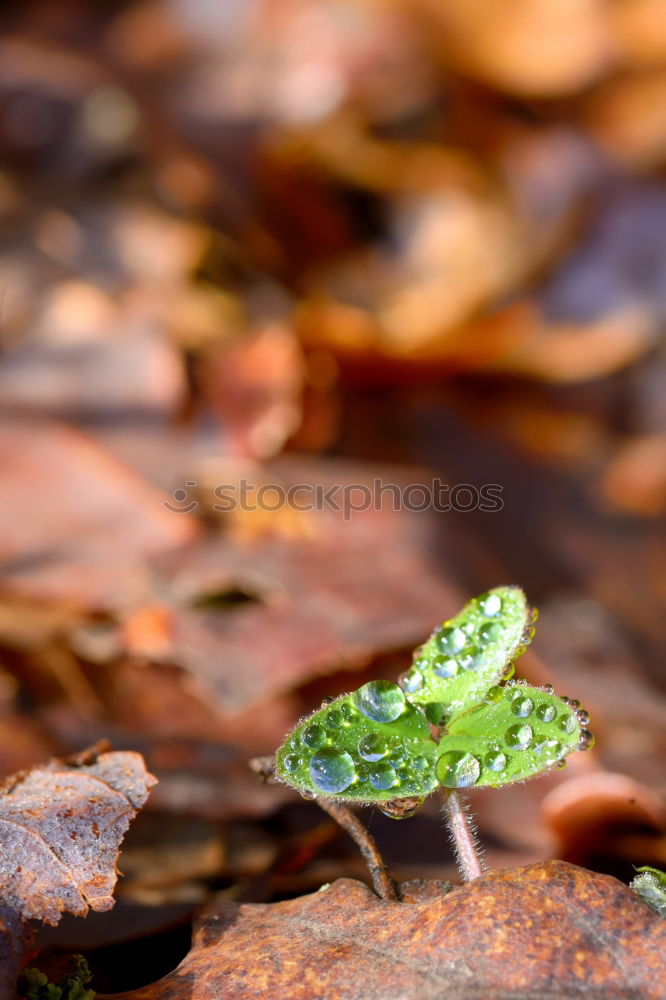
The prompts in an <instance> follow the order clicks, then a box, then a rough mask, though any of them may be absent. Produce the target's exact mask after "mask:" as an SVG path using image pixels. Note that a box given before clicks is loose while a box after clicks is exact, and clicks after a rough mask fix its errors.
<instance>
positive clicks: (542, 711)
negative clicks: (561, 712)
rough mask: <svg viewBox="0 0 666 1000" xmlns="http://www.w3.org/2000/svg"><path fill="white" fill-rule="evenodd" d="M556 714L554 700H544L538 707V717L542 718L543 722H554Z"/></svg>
mask: <svg viewBox="0 0 666 1000" xmlns="http://www.w3.org/2000/svg"><path fill="white" fill-rule="evenodd" d="M556 714H557V713H556V709H555V706H554V705H553V704H552V702H549V701H544V702H543V703H542V704H541V705H537V707H536V717H537V719H541V721H542V722H552V721H553V719H554V718H555V715H556Z"/></svg>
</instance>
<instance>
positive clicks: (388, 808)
mask: <svg viewBox="0 0 666 1000" xmlns="http://www.w3.org/2000/svg"><path fill="white" fill-rule="evenodd" d="M423 802H424V799H423V797H422V796H418V797H414V798H408V799H391V801H390V802H382V803H381V804H380V806H379V809H380V811H381V812H383V813H384V815H385V816H390V818H391V819H409V817H410V816H413V815H414V813H415V812H418V811H419V809H420V808H421V806H422V805H423Z"/></svg>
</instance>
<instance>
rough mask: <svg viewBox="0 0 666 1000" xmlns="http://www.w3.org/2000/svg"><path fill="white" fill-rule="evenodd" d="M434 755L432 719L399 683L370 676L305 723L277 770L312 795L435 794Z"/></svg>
mask: <svg viewBox="0 0 666 1000" xmlns="http://www.w3.org/2000/svg"><path fill="white" fill-rule="evenodd" d="M436 752H437V747H436V745H435V743H434V741H433V740H432V737H431V735H430V726H429V724H428V720H427V719H426V717H425V715H424V714H423V712H422V711H421V710H420V709H419V708H417V707H415V706H414V705H410V704H409V702H408V701H407V699H406V698H405V695H404V692H403V691H402V690H401V689H400V688H399V687H398V685H397V684H393V683H392V682H391V681H370V682H369V683H368V684H364V685H363V687H361V688H359V689H358V691H355V692H354V693H353V694H347V695H343V696H342V697H341V698H336V699H335V701H332V702H331V703H330V704H327V705H326V706H325V707H323V708H321V709H320V710H319V711H317V712H315V713H314V714H313V715H311V716H309V717H308V718H307V719H305V720H303V721H302V722H300V723H299V725H298V726H297V727H296V728H295V729H294V730H293V731H292V732H291V733H290V734H289V736H288V737H287V739H286V740H285V742H284V743H283V744H282V746H281V747H280V749H279V750H278V752H277V757H276V771H277V774H278V776H279V777H280V778H281V779H282V780H283V781H285V782H286V783H287V784H289V785H292V786H293V787H294V788H297V789H298V790H299V791H301V792H305V793H307V794H311V795H312V794H313V795H326V796H330V795H334V796H336V797H337V798H339V799H343V800H347V801H352V802H368V803H370V802H376V803H381V802H389V801H391V800H392V799H397V798H412V797H415V796H416V797H418V796H421V795H427V794H428V793H429V792H432V791H433V790H434V789H435V788H436V787H437V778H436V777H435V768H434V764H435V756H436Z"/></svg>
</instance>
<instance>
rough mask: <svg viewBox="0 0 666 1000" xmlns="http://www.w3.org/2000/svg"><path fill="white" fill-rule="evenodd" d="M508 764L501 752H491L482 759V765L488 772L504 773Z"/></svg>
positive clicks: (505, 756) (507, 759) (506, 758)
mask: <svg viewBox="0 0 666 1000" xmlns="http://www.w3.org/2000/svg"><path fill="white" fill-rule="evenodd" d="M508 762H509V758H508V757H507V755H506V754H505V753H502V751H501V750H491V751H490V753H487V754H486V756H485V757H484V758H483V764H484V766H485V767H487V768H488V770H489V771H498V772H499V771H504V770H506V765H507V764H508Z"/></svg>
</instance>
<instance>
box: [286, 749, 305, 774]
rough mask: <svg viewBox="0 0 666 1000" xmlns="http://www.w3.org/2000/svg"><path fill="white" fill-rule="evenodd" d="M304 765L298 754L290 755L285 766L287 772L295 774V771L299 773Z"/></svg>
mask: <svg viewBox="0 0 666 1000" xmlns="http://www.w3.org/2000/svg"><path fill="white" fill-rule="evenodd" d="M302 763H303V761H302V760H301V758H300V757H299V756H298V754H296V753H288V754H287V756H286V757H285V758H284V761H283V766H284V769H285V771H288V772H289V773H290V774H293V773H294V771H298V769H299V767H300V766H301V764H302Z"/></svg>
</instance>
